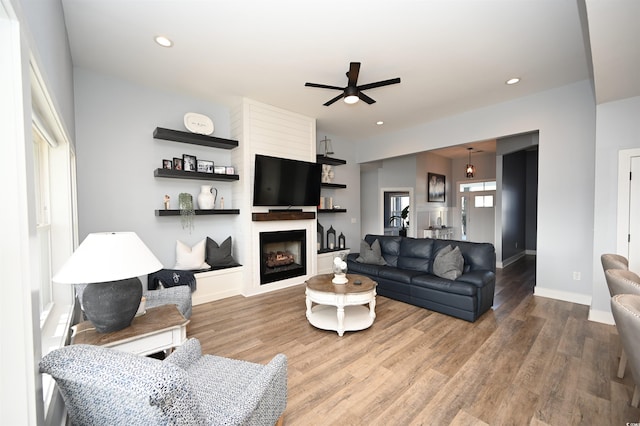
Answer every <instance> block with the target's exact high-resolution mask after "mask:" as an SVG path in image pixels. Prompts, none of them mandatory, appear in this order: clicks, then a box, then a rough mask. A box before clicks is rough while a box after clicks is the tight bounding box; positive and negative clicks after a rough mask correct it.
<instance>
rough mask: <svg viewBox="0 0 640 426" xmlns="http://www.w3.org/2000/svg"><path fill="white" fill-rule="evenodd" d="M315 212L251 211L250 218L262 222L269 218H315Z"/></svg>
mask: <svg viewBox="0 0 640 426" xmlns="http://www.w3.org/2000/svg"><path fill="white" fill-rule="evenodd" d="M315 218H316V213H315V212H301V211H281V212H269V213H252V214H251V220H253V221H254V222H264V221H270V220H306V219H315Z"/></svg>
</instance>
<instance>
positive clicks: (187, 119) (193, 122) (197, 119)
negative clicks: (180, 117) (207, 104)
mask: <svg viewBox="0 0 640 426" xmlns="http://www.w3.org/2000/svg"><path fill="white" fill-rule="evenodd" d="M184 127H186V128H187V130H188V131H190V132H192V133H199V134H201V135H210V134H211V133H213V121H211V119H210V118H209V117H207V116H206V115H202V114H198V113H196V112H188V113H186V114H185V115H184Z"/></svg>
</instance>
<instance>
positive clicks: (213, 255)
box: [205, 237, 240, 269]
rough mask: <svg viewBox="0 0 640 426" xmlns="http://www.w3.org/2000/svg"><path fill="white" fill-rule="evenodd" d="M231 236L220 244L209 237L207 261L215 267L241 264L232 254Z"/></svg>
mask: <svg viewBox="0 0 640 426" xmlns="http://www.w3.org/2000/svg"><path fill="white" fill-rule="evenodd" d="M231 245H232V244H231V237H228V238H227V239H226V240H224V241H223V242H222V244H220V245H218V243H216V242H215V241H214V240H212V239H211V238H209V237H207V251H206V258H205V260H206V262H207V263H208V264H209V265H211V268H213V269H221V268H230V267H233V266H240V264H239V263H238V262H236V260H235V259H234V258H233V256H232V255H231V248H232V247H231Z"/></svg>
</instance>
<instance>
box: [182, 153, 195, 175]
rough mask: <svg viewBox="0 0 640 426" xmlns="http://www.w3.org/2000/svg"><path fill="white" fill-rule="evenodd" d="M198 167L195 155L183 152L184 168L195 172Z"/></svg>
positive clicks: (186, 170)
mask: <svg viewBox="0 0 640 426" xmlns="http://www.w3.org/2000/svg"><path fill="white" fill-rule="evenodd" d="M196 167H197V166H196V156H195V155H189V154H182V170H184V171H185V172H195V171H196Z"/></svg>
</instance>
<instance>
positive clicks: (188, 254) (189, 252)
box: [173, 238, 211, 271]
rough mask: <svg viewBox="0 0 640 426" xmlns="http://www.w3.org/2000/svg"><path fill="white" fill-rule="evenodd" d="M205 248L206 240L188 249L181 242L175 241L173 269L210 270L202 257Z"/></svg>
mask: <svg viewBox="0 0 640 426" xmlns="http://www.w3.org/2000/svg"><path fill="white" fill-rule="evenodd" d="M206 248H207V239H206V238H205V239H204V240H202V241H200V242H199V243H196V245H194V246H193V247H189V246H188V245H186V244H185V243H183V242H182V241H176V266H174V267H173V269H180V270H183V271H184V270H193V269H209V268H211V267H210V266H209V265H208V264H207V263H206V262H205V261H204V256H205V252H206Z"/></svg>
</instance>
